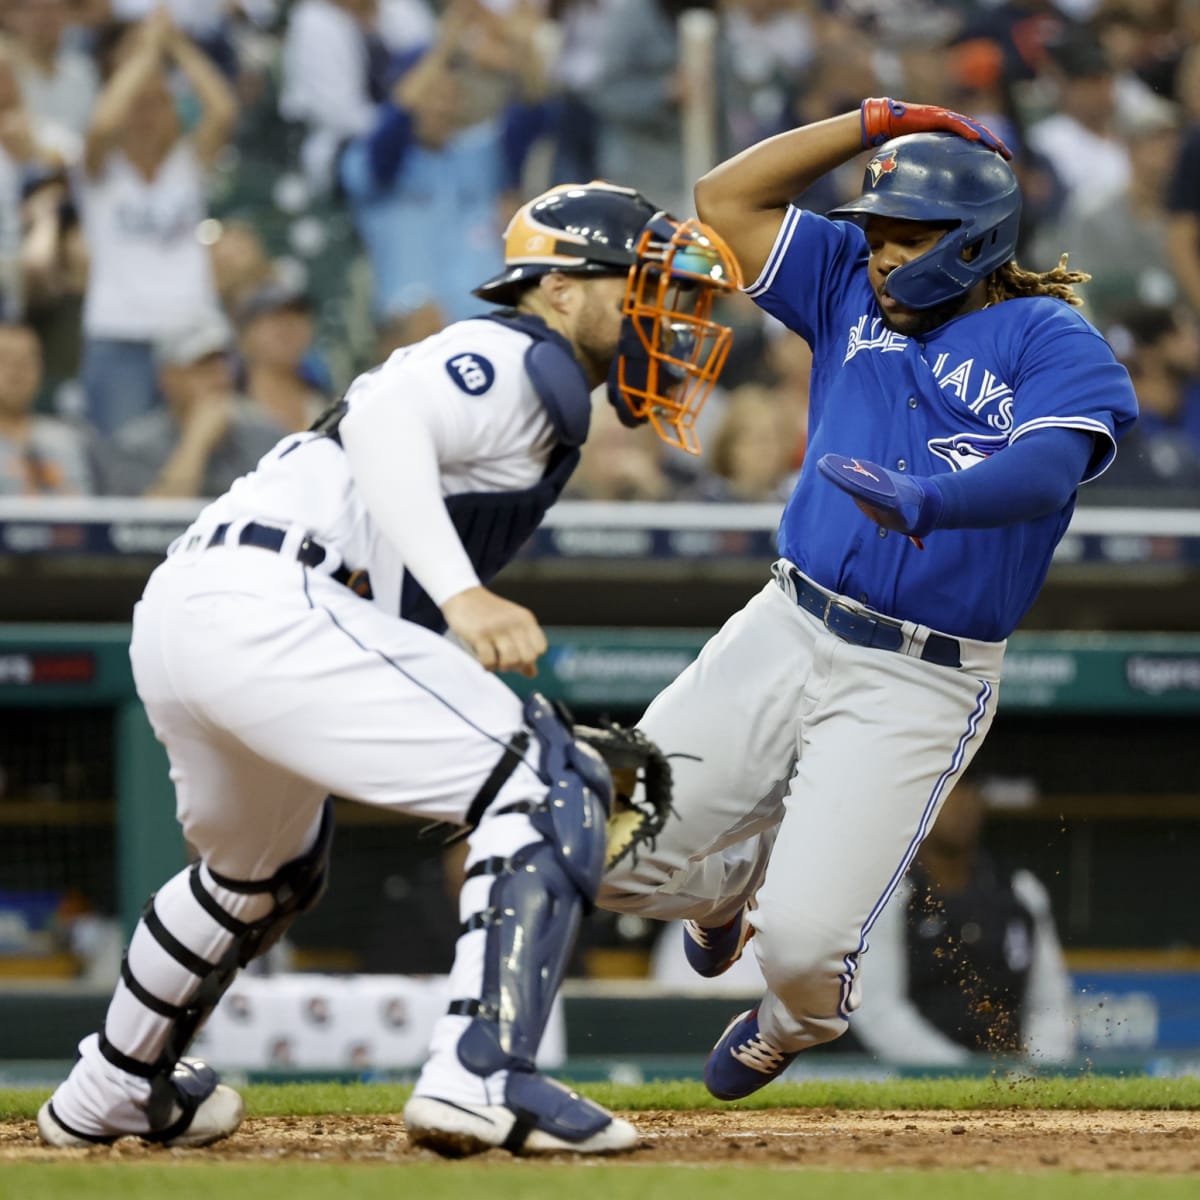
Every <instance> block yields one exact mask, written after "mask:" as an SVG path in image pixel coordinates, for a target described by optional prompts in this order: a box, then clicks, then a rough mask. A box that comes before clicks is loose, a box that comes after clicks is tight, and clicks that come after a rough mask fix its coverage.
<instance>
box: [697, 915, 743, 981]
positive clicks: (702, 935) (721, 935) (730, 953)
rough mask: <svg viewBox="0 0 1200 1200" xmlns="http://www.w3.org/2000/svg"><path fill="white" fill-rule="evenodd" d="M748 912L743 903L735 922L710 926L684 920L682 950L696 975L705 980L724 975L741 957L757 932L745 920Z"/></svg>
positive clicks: (734, 919)
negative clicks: (701, 976)
mask: <svg viewBox="0 0 1200 1200" xmlns="http://www.w3.org/2000/svg"><path fill="white" fill-rule="evenodd" d="M748 911H749V910H748V908H746V907H745V906H743V907H742V908H741V909H740V910H739V912H738V914H737V916H736V917H734V918H733V920H732V921H729V922H728V923H726V924H725V925H715V926H712V927H709V928H705V927H704V926H703V925H698V924H697V923H696V922H695V921H684V923H683V953H684V956H685V957H686V958H687V960H688V965H689V966H690V967H691V968H692V970H693V971H695V972H696V974H697V975H703V976H704V978H705V979H713V978H715V977H716V976H718V975H724V974H725V972H726V971H728V970H729V968H730V967H732V966H733V964H734V963H735V962H737V960H738V959H739V958H741V957H742V950H743V949H745V946H746V943H747V942H748V941H749V940H750V938H751V937H752V936H753V935H754V927H753V926H752V925H751V924H750V922H749V921H748V920H747V919H746V914H747V912H748Z"/></svg>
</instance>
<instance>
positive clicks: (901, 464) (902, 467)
mask: <svg viewBox="0 0 1200 1200" xmlns="http://www.w3.org/2000/svg"><path fill="white" fill-rule="evenodd" d="M896 470H897V471H907V470H908V463H907V462H905V461H904V459H902V458H898V459H896Z"/></svg>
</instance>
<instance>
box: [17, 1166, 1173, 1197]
mask: <svg viewBox="0 0 1200 1200" xmlns="http://www.w3.org/2000/svg"><path fill="white" fill-rule="evenodd" d="M130 1168H132V1169H130ZM685 1188H686V1190H687V1200H731V1197H739V1196H745V1195H747V1194H752V1195H753V1196H754V1198H755V1200H797V1198H798V1197H803V1200H834V1197H836V1200H882V1198H883V1197H886V1198H887V1200H962V1197H964V1196H970V1197H971V1200H1012V1197H1014V1196H1017V1195H1019V1196H1020V1197H1021V1200H1076V1198H1077V1197H1079V1196H1087V1197H1088V1200H1176V1198H1177V1197H1178V1198H1179V1200H1183V1198H1184V1197H1194V1196H1195V1195H1196V1181H1195V1179H1194V1178H1187V1177H1183V1176H1146V1175H1137V1176H1134V1175H1097V1174H1088V1175H1087V1176H1084V1177H1081V1176H1079V1175H1070V1174H1066V1173H1063V1174H1059V1175H1044V1174H1039V1175H1019V1174H1015V1173H1012V1172H990V1173H987V1174H981V1173H979V1172H975V1171H920V1172H917V1171H888V1172H886V1173H881V1172H871V1171H813V1170H795V1169H782V1170H771V1169H768V1168H744V1167H737V1168H733V1167H712V1166H707V1167H705V1168H704V1169H703V1170H692V1169H689V1168H686V1167H681V1168H670V1167H656V1166H646V1167H639V1166H617V1165H613V1166H607V1165H603V1164H592V1163H589V1164H582V1163H581V1164H577V1165H572V1166H558V1165H554V1166H549V1165H541V1164H536V1163H521V1162H515V1163H512V1164H506V1163H505V1164H501V1163H492V1162H489V1163H486V1164H469V1163H445V1164H438V1163H434V1164H425V1163H414V1164H412V1165H410V1166H403V1167H384V1166H332V1165H328V1164H322V1163H294V1162H281V1163H273V1164H270V1165H268V1166H262V1165H254V1166H241V1165H237V1164H203V1165H195V1164H193V1163H192V1162H189V1163H187V1164H182V1163H181V1164H179V1165H169V1166H160V1165H158V1164H154V1165H150V1164H145V1165H136V1166H134V1165H133V1164H130V1166H129V1167H124V1168H123V1167H121V1166H119V1165H112V1166H109V1165H100V1164H94V1165H91V1164H90V1165H88V1166H86V1167H83V1166H80V1167H77V1166H64V1165H61V1164H54V1165H48V1166H28V1165H24V1164H6V1165H5V1166H4V1167H3V1169H2V1170H0V1196H2V1197H5V1200H7V1198H8V1197H10V1196H11V1197H13V1198H14V1200H16V1198H17V1197H20V1198H21V1200H79V1198H80V1197H81V1196H86V1197H87V1198H88V1200H163V1197H167V1196H169V1197H170V1198H171V1200H213V1197H214V1196H220V1195H229V1196H236V1197H237V1200H279V1198H280V1197H286V1198H287V1200H330V1198H332V1197H339V1196H347V1197H352V1198H353V1200H397V1198H398V1197H409V1198H411V1200H459V1198H467V1200H470V1198H472V1197H480V1196H484V1197H487V1200H562V1197H563V1196H565V1195H569V1196H570V1197H571V1200H679V1196H680V1192H681V1191H682V1190H683V1189H685Z"/></svg>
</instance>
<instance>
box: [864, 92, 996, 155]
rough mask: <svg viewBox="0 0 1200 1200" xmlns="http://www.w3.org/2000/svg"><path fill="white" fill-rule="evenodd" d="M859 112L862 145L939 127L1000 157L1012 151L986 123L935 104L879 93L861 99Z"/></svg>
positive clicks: (936, 129)
mask: <svg viewBox="0 0 1200 1200" xmlns="http://www.w3.org/2000/svg"><path fill="white" fill-rule="evenodd" d="M859 111H860V113H861V119H862V144H863V145H864V146H879V145H882V144H883V143H884V142H886V141H888V140H889V139H891V138H894V137H900V136H901V135H903V134H906V133H930V132H934V131H938V130H940V131H942V132H944V133H957V134H958V136H959V137H964V138H966V139H967V141H969V142H982V143H983V144H984V145H985V146H986V147H987V148H988V149H989V150H995V151H996V153H997V154H999V155H1000V156H1001V157H1002V158H1012V151H1011V150H1009V148H1008V147H1007V146H1006V145H1005V144H1004V143H1003V142H1002V141H1001V140H1000V139H999V138H998V137H997V136H996V135H995V134H994V133H993V132H992V131H991V130H990V129H989V128H988V127H987V126H986V125H983V124H981V123H980V122H979V121H976V120H973V119H972V118H971V117H964V116H963V115H962V113H956V112H951V111H950V110H949V109H948V108H938V107H937V105H935V104H905V103H904V101H903V100H892V99H889V98H888V97H887V96H880V97H877V98H874V99H871V100H864V101H863V102H862V106H861V108H860V110H859Z"/></svg>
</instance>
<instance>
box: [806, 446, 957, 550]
mask: <svg viewBox="0 0 1200 1200" xmlns="http://www.w3.org/2000/svg"><path fill="white" fill-rule="evenodd" d="M817 470H818V471H820V472H821V474H822V475H824V476H825V478H826V479H828V480H829V481H830V483H834V484H836V485H837V486H838V487H840V488H841V489H842V491H843V492H847V493H848V494H849V495H850V496H852V497H853V498H854V503H855V504H857V505H858V507H859V508H861V509H862V510H863V512H865V513H866V514H867V516H868V517H870V518H871V520H872V521H874V522H875V523H876V524H877V525H882V526H883V527H884V529H894V530H895V531H896V532H897V533H907V534H908V535H909V536H910V537H912V538H921V537H924V536H925V534H927V533H929V531H930V530H931V529H933V528H934V527H935V526H936V525H937V522H938V517H940V516H941V515H942V493H941V492H940V491H939V490H938V486H937V484H936V483H934V481H933V480H932V479H929V478H927V477H925V476H921V475H900V474H897V473H896V472H895V471H889V470H888V469H887V468H886V467H881V466H879V465H878V464H877V463H873V462H868V461H867V460H866V459H862V458H846V457H845V456H844V455H841V454H823V455H822V456H821V457H820V458H819V459H818V460H817Z"/></svg>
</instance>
